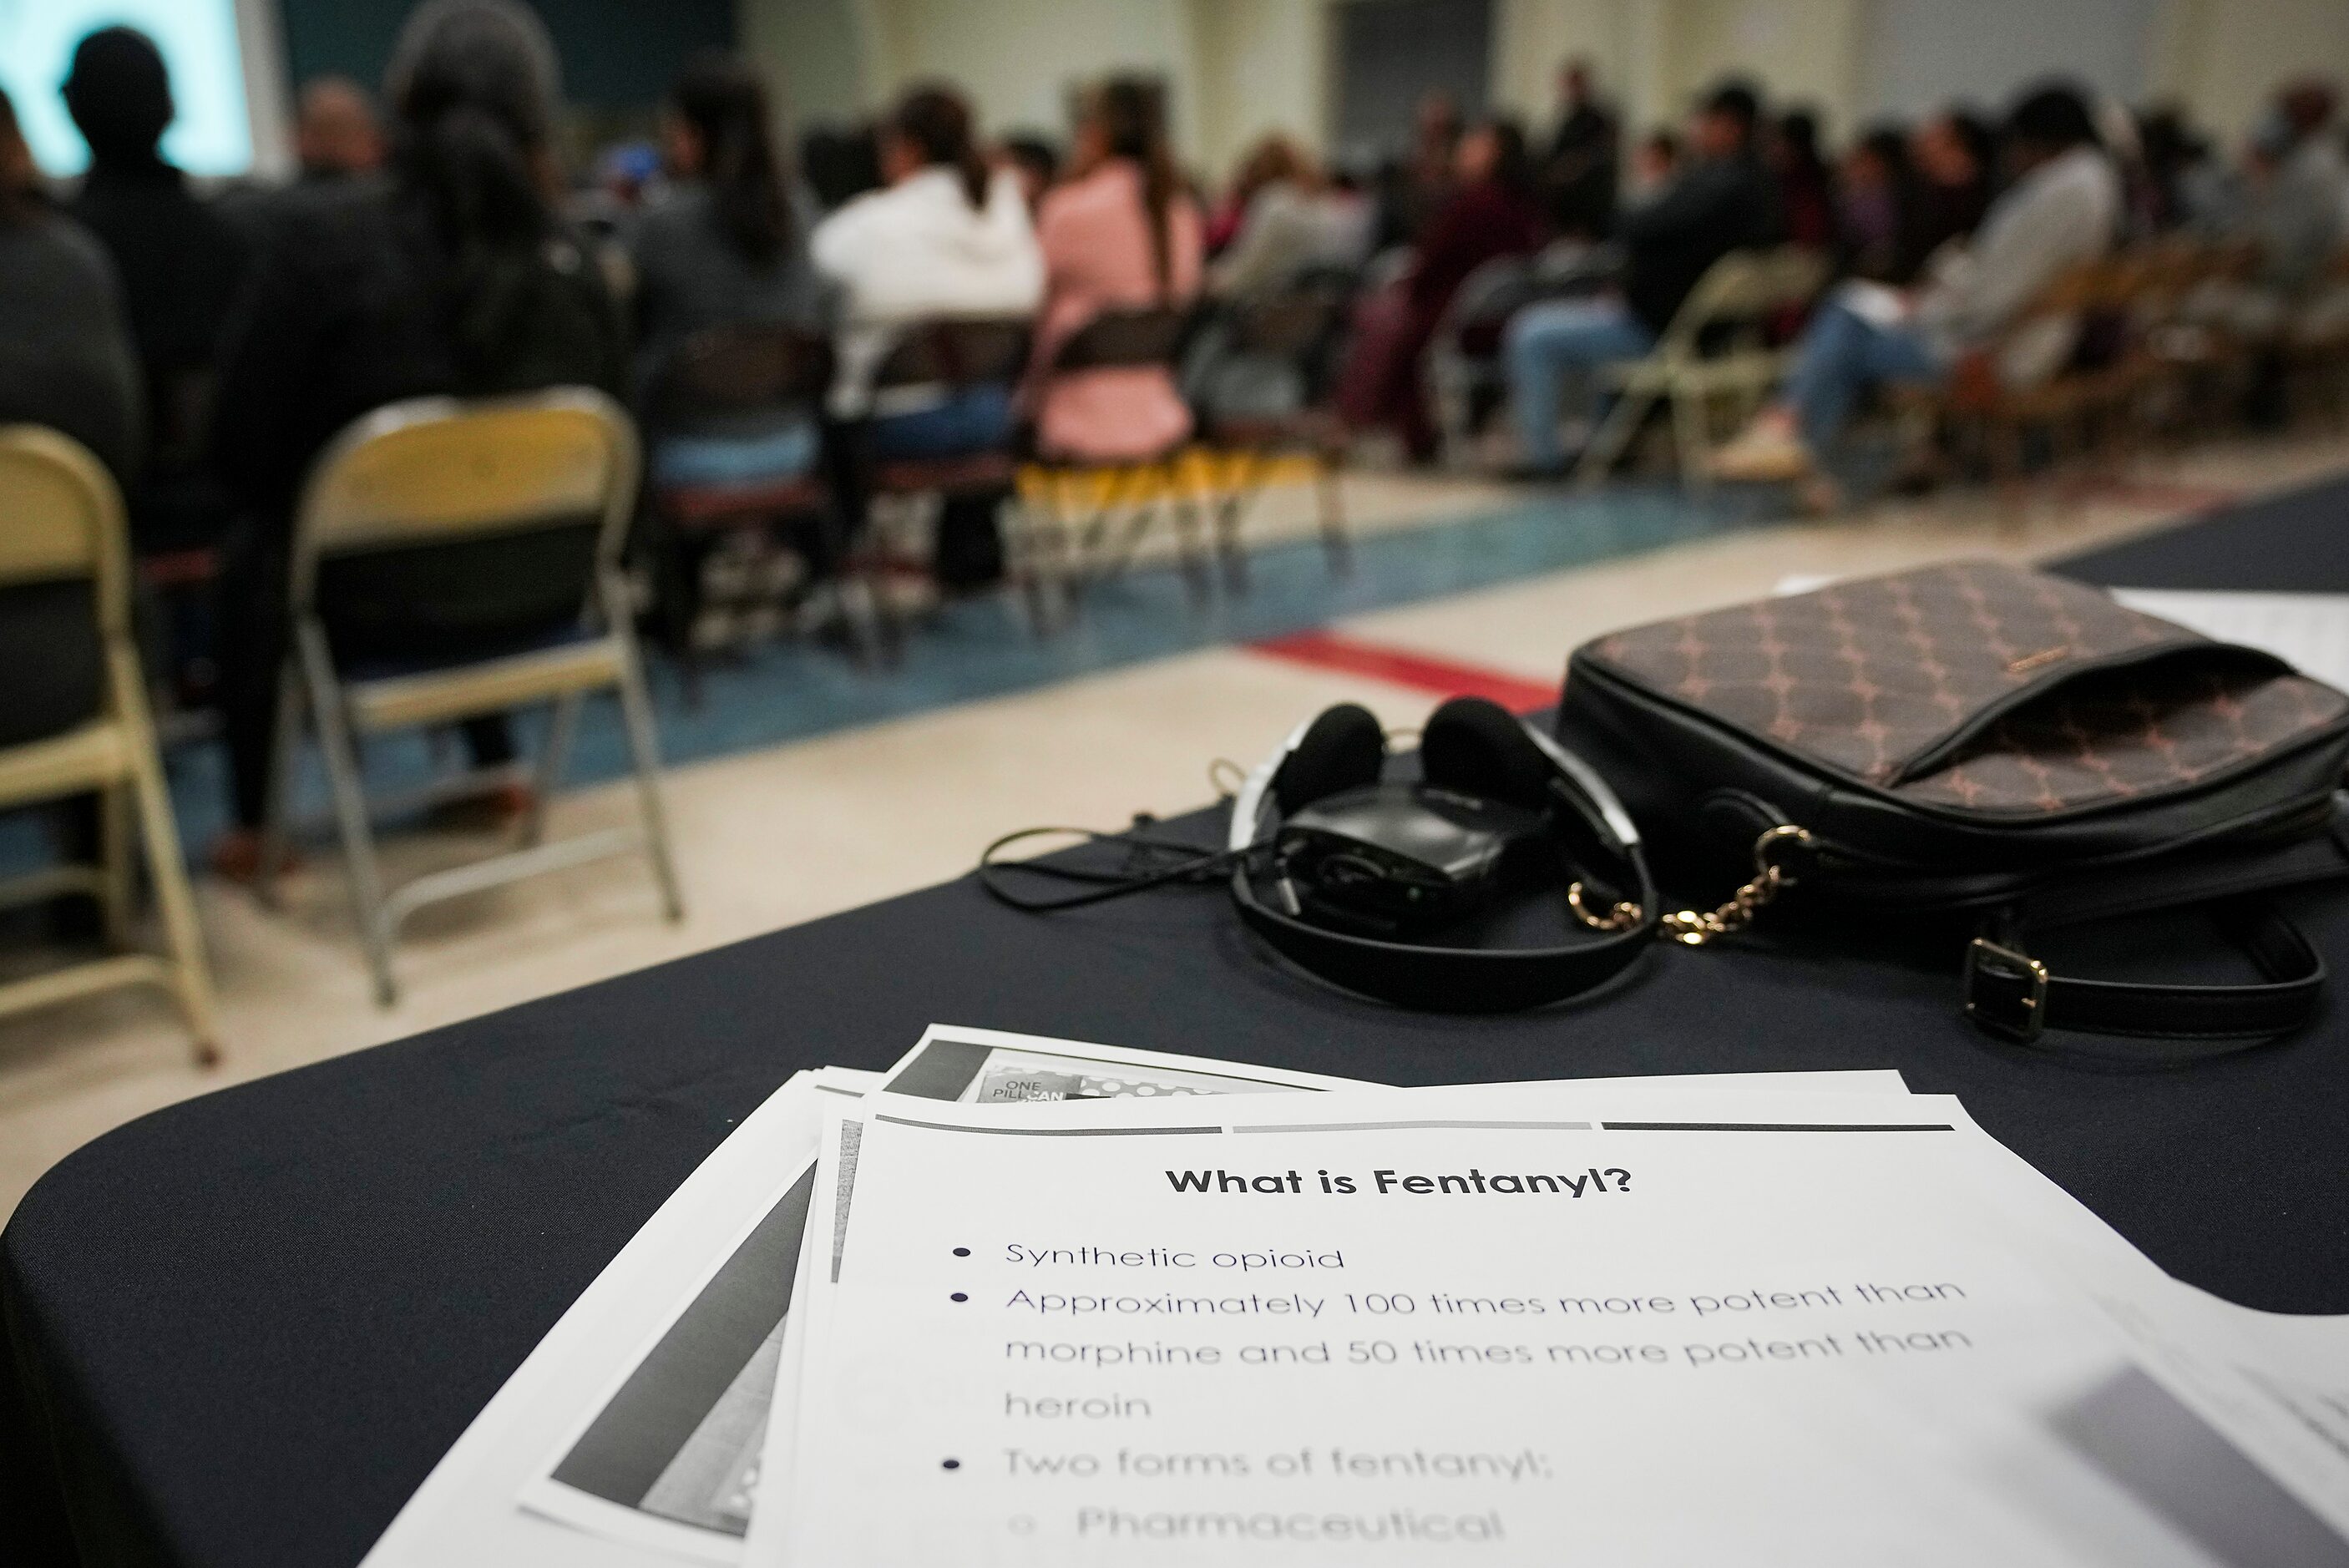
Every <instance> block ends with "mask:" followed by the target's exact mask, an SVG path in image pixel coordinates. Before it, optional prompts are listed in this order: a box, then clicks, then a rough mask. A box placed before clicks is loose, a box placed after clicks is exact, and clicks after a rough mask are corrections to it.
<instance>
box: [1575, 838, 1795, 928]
mask: <svg viewBox="0 0 2349 1568" xmlns="http://www.w3.org/2000/svg"><path fill="white" fill-rule="evenodd" d="M1811 842H1812V841H1811V835H1810V831H1809V830H1807V829H1805V828H1797V827H1795V825H1794V824H1792V823H1790V822H1781V823H1780V824H1779V825H1778V826H1776V827H1775V828H1772V829H1771V830H1769V831H1767V832H1765V833H1764V834H1763V835H1762V836H1761V837H1760V838H1758V839H1756V840H1754V875H1753V878H1752V879H1751V880H1750V881H1748V882H1745V883H1744V885H1743V886H1741V887H1740V888H1739V889H1738V890H1737V891H1736V892H1733V893H1731V894H1730V895H1729V902H1728V903H1724V904H1723V905H1721V906H1720V907H1719V908H1717V909H1682V910H1675V911H1673V912H1672V913H1670V914H1667V915H1665V916H1664V917H1663V918H1662V919H1661V920H1660V921H1658V922H1657V923H1656V934H1657V935H1659V936H1661V937H1663V938H1664V939H1665V940H1666V941H1668V942H1677V943H1680V944H1683V945H1684V946H1689V947H1702V946H1703V945H1704V944H1706V943H1708V942H1711V941H1712V940H1713V938H1714V937H1716V936H1727V935H1729V934H1732V933H1733V932H1738V931H1743V930H1744V929H1745V928H1746V927H1747V926H1749V925H1751V924H1753V923H1754V911H1755V910H1758V909H1760V908H1761V907H1762V906H1763V905H1764V904H1766V903H1769V902H1770V901H1771V900H1773V899H1775V898H1776V897H1777V896H1778V895H1779V894H1780V893H1781V892H1785V890H1786V889H1788V888H1790V887H1793V886H1794V885H1795V876H1794V873H1793V872H1789V871H1787V870H1786V868H1785V866H1784V865H1781V864H1780V863H1779V861H1778V851H1780V850H1781V849H1782V848H1783V847H1785V845H1787V844H1789V843H1792V844H1796V845H1799V846H1801V847H1802V848H1804V849H1808V848H1810V847H1811ZM1566 903H1567V907H1568V908H1569V909H1571V910H1573V911H1574V914H1575V918H1576V919H1578V920H1579V921H1581V922H1582V923H1583V924H1585V925H1587V926H1588V927H1590V928H1591V929H1592V930H1593V931H1624V930H1628V929H1629V928H1630V927H1631V926H1634V925H1637V924H1638V923H1640V906H1639V905H1638V904H1636V903H1618V904H1616V905H1615V906H1614V907H1613V908H1612V909H1610V910H1609V911H1607V913H1604V914H1599V913H1593V912H1592V911H1591V910H1590V909H1589V908H1588V906H1587V905H1586V904H1585V903H1583V898H1582V884H1581V883H1580V882H1576V883H1574V884H1573V885H1572V886H1571V887H1568V889H1567V890H1566Z"/></svg>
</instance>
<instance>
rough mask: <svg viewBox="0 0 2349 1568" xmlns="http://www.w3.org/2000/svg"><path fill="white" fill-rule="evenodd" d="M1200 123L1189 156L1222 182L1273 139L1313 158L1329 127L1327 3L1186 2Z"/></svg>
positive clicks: (1266, 0)
mask: <svg viewBox="0 0 2349 1568" xmlns="http://www.w3.org/2000/svg"><path fill="white" fill-rule="evenodd" d="M1190 10H1191V35H1192V39H1193V41H1194V43H1195V46H1196V49H1197V53H1196V56H1195V59H1194V60H1193V61H1192V63H1191V65H1192V72H1193V75H1194V76H1195V80H1196V84H1197V87H1196V102H1197V106H1198V122H1197V124H1196V125H1195V127H1194V135H1193V137H1192V139H1191V141H1190V143H1189V146H1188V149H1187V150H1188V151H1189V152H1190V154H1191V156H1193V157H1194V158H1195V159H1196V160H1198V162H1199V165H1200V167H1201V168H1203V169H1204V170H1206V171H1207V173H1208V174H1209V175H1210V176H1212V177H1214V178H1216V179H1222V178H1224V177H1225V176H1226V174H1228V172H1229V171H1230V170H1231V169H1232V167H1233V165H1234V164H1235V163H1237V161H1238V160H1239V159H1240V157H1241V156H1242V155H1243V154H1244V153H1245V152H1246V151H1247V149H1248V148H1249V147H1250V146H1251V145H1253V144H1254V143H1255V142H1256V141H1257V139H1258V138H1260V137H1262V136H1265V135H1266V134H1268V133H1269V132H1273V131H1278V132H1280V133H1281V134H1283V135H1286V136H1288V137H1292V138H1294V139H1297V140H1298V141H1299V142H1301V143H1302V144H1303V145H1305V146H1306V147H1309V148H1311V149H1314V150H1317V151H1318V150H1320V148H1321V146H1322V142H1323V139H1324V138H1325V137H1326V136H1327V134H1328V131H1329V126H1330V13H1329V5H1328V3H1327V0H1190Z"/></svg>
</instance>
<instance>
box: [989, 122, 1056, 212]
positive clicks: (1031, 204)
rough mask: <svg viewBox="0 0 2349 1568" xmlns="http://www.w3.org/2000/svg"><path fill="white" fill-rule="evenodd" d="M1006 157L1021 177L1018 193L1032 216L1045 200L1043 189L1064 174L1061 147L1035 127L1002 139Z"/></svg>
mask: <svg viewBox="0 0 2349 1568" xmlns="http://www.w3.org/2000/svg"><path fill="white" fill-rule="evenodd" d="M1003 160H1004V161H1005V162H1006V163H1008V164H1009V165H1010V166H1011V172H1012V173H1013V174H1014V175H1015V176H1017V177H1018V179H1019V194H1020V196H1021V198H1022V199H1023V200H1025V201H1027V203H1028V212H1029V215H1030V217H1033V216H1034V215H1035V211H1036V209H1037V208H1038V207H1039V206H1040V205H1041V204H1042V202H1043V200H1044V192H1045V191H1050V189H1051V188H1052V182H1053V181H1056V180H1058V179H1060V177H1061V150H1060V149H1059V148H1057V147H1055V146H1053V145H1052V144H1051V142H1050V141H1049V140H1047V139H1045V138H1043V137H1041V136H1039V135H1037V134H1036V133H1035V132H1033V131H1021V132H1019V133H1018V134H1017V135H1013V136H1007V137H1005V138H1004V139H1003Z"/></svg>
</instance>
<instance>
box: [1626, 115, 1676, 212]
mask: <svg viewBox="0 0 2349 1568" xmlns="http://www.w3.org/2000/svg"><path fill="white" fill-rule="evenodd" d="M1680 171H1681V139H1680V137H1679V135H1678V134H1677V133H1676V132H1674V131H1673V130H1672V129H1671V128H1670V127H1668V126H1658V127H1657V128H1656V129H1653V130H1651V131H1650V132H1648V134H1647V135H1645V136H1643V137H1641V138H1640V144H1639V145H1638V146H1637V147H1634V148H1633V149H1632V150H1631V201H1633V202H1634V203H1635V204H1636V203H1640V202H1644V201H1651V200H1652V199H1653V198H1654V197H1656V196H1657V195H1659V194H1661V192H1662V191H1663V189H1664V187H1665V186H1667V185H1669V184H1671V182H1672V176H1673V175H1675V174H1678V173H1679V172H1680Z"/></svg>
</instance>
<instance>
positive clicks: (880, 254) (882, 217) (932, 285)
mask: <svg viewBox="0 0 2349 1568" xmlns="http://www.w3.org/2000/svg"><path fill="white" fill-rule="evenodd" d="M881 172H882V177H883V178H884V179H885V181H888V183H887V184H886V185H885V186H884V187H883V188H882V189H880V190H878V191H867V192H865V193H864V195H862V196H858V197H856V198H854V200H852V201H848V202H847V203H845V204H844V205H843V206H842V207H841V209H840V210H839V211H836V212H834V213H833V214H832V216H830V217H828V218H826V219H825V220H824V221H823V222H822V223H820V224H818V225H817V226H816V231H815V233H814V236H813V237H812V240H811V241H810V248H811V250H812V253H813V256H814V259H815V264H816V267H817V269H818V270H819V271H820V272H822V273H824V274H825V275H826V276H827V277H828V278H830V279H831V280H832V281H833V283H834V284H836V285H837V287H838V289H839V291H840V304H841V311H840V315H841V331H840V341H839V350H840V366H839V371H838V374H837V376H836V377H835V378H834V387H833V411H834V412H835V413H837V414H839V415H841V416H842V417H843V418H854V417H858V416H861V415H863V414H864V413H865V412H866V411H867V404H868V402H869V400H870V397H871V386H872V378H873V372H874V369H875V368H876V367H878V366H879V364H880V362H881V360H882V358H883V357H884V356H886V355H887V353H888V352H889V348H890V346H891V345H892V344H893V343H894V342H895V338H896V335H897V333H898V331H899V330H900V329H902V328H903V327H905V325H909V324H910V323H913V322H916V321H925V320H931V319H935V318H936V317H939V316H1013V315H1029V314H1031V313H1032V312H1034V310H1035V309H1036V307H1037V305H1038V304H1040V302H1041V301H1042V299H1043V297H1044V258H1043V255H1042V253H1040V252H1039V251H1038V250H1037V248H1036V232H1035V230H1034V228H1033V227H1031V226H1030V222H1029V219H1028V204H1027V203H1026V202H1025V201H1022V200H1021V199H1020V194H1019V180H1018V178H1017V177H1016V176H1015V175H1014V174H1013V173H1012V172H1011V171H1009V170H1000V169H990V168H989V167H988V164H987V161H986V160H984V159H983V158H982V157H981V156H980V154H979V150H978V144H977V142H976V140H975V139H974V138H973V136H972V134H971V118H970V109H969V107H968V105H967V104H965V103H964V102H963V100H962V98H960V97H959V96H958V95H957V94H956V93H955V92H954V91H953V90H952V89H951V88H942V87H925V88H915V89H914V90H913V91H911V92H909V93H907V94H906V95H905V98H903V99H901V100H900V101H899V102H898V104H897V106H896V108H895V109H894V110H892V111H891V113H890V115H889V118H888V119H887V120H885V122H884V123H883V126H882V129H881Z"/></svg>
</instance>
